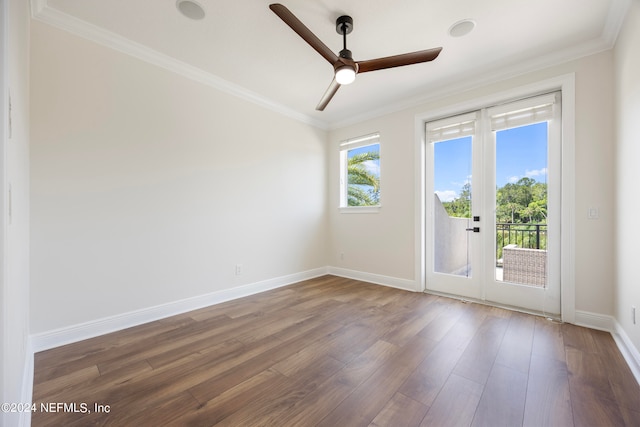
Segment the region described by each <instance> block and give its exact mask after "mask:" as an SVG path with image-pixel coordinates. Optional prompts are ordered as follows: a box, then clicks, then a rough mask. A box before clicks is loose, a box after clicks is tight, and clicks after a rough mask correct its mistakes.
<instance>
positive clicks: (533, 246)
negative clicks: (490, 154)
mask: <svg viewBox="0 0 640 427" xmlns="http://www.w3.org/2000/svg"><path fill="white" fill-rule="evenodd" d="M495 143H496V171H495V172H496V201H495V202H496V206H495V208H496V209H495V212H496V214H495V221H496V250H495V254H496V258H495V260H496V264H495V265H496V280H499V281H504V282H509V283H515V284H519V285H529V286H537V287H546V284H547V265H548V263H547V148H548V124H547V122H542V123H537V124H532V125H528V126H521V127H516V128H511V129H505V130H501V131H498V132H495Z"/></svg>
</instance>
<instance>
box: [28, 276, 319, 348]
mask: <svg viewBox="0 0 640 427" xmlns="http://www.w3.org/2000/svg"><path fill="white" fill-rule="evenodd" d="M325 274H328V272H327V268H326V267H321V268H316V269H313V270H308V271H303V272H300V273H295V274H290V275H287V276H281V277H276V278H273V279H268V280H263V281H260V282H255V283H251V284H248V285H244V286H239V287H236V288H231V289H225V290H222V291H218V292H212V293H209V294H205V295H199V296H197V297H192V298H186V299H183V300H179V301H173V302H170V303H167V304H162V305H158V306H155V307H148V308H143V309H140V310H136V311H132V312H128V313H123V314H117V315H115V316H110V317H106V318H102V319H97V320H92V321H90V322H85V323H81V324H77V325H72V326H67V327H64V328H59V329H55V330H51V331H47V332H42V333H39V334H34V335H32V336H31V343H32V350H33V352H38V351H43V350H48V349H50V348H54V347H59V346H62V345H65V344H70V343H74V342H78V341H82V340H85V339H89V338H94V337H97V336H100V335H104V334H108V333H111V332H115V331H119V330H122V329H126V328H130V327H132V326H137V325H141V324H143V323H148V322H153V321H155V320H160V319H164V318H167V317H170V316H175V315H176V314H181V313H185V312H188V311H192V310H197V309H199V308H203V307H208V306H211V305H215V304H219V303H222V302H226V301H230V300H234V299H236V298H242V297H246V296H249V295H253V294H257V293H260V292H265V291H268V290H271V289H275V288H279V287H282V286H287V285H290V284H292V283H296V282H300V281H303V280H308V279H312V278H314V277H319V276H322V275H325Z"/></svg>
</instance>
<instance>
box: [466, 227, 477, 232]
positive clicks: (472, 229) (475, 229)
mask: <svg viewBox="0 0 640 427" xmlns="http://www.w3.org/2000/svg"><path fill="white" fill-rule="evenodd" d="M467 231H473V232H474V233H479V232H480V227H473V228H467Z"/></svg>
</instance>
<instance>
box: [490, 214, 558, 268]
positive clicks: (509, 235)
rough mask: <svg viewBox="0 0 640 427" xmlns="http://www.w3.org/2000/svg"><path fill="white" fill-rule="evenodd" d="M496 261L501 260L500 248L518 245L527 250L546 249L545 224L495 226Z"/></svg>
mask: <svg viewBox="0 0 640 427" xmlns="http://www.w3.org/2000/svg"><path fill="white" fill-rule="evenodd" d="M496 243H497V244H496V251H497V257H496V259H498V260H501V259H502V248H504V247H505V246H507V245H518V247H520V248H527V249H547V224H511V223H497V224H496Z"/></svg>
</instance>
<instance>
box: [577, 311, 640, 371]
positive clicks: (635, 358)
mask: <svg viewBox="0 0 640 427" xmlns="http://www.w3.org/2000/svg"><path fill="white" fill-rule="evenodd" d="M575 324H576V325H578V326H585V327H587V328H591V329H599V330H601V331H606V332H609V333H610V334H611V336H612V337H613V340H614V341H615V343H616V345H617V346H618V349H619V350H620V353H621V354H622V357H624V360H625V361H626V362H627V365H629V369H631V372H633V376H634V377H635V378H636V381H637V382H638V384H640V353H639V352H638V349H637V348H636V347H635V346H634V345H633V342H631V339H630V338H629V336H628V335H627V333H626V332H625V330H624V329H623V328H622V326H620V323H618V321H617V320H616V318H615V317H613V316H607V315H604V314H598V313H590V312H588V311H577V310H576V323H575Z"/></svg>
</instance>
